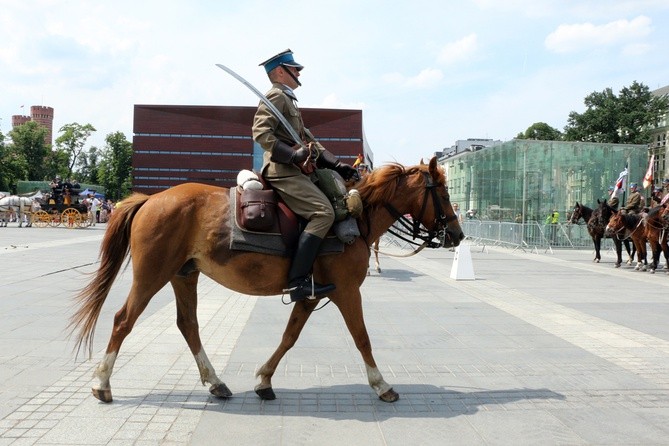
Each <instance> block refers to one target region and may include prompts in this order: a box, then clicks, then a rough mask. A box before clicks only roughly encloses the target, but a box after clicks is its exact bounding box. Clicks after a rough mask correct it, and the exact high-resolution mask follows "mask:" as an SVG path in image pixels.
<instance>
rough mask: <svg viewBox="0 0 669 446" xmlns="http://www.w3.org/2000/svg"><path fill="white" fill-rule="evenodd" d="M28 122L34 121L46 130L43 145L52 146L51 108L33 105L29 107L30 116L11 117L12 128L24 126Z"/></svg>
mask: <svg viewBox="0 0 669 446" xmlns="http://www.w3.org/2000/svg"><path fill="white" fill-rule="evenodd" d="M28 121H35V122H37V123H38V124H39V125H41V126H42V127H44V128H45V129H46V135H45V136H44V144H46V145H49V146H50V145H53V107H46V106H43V105H33V106H31V107H30V116H24V115H13V116H12V128H15V127H18V126H20V125H23V124H25V123H26V122H28Z"/></svg>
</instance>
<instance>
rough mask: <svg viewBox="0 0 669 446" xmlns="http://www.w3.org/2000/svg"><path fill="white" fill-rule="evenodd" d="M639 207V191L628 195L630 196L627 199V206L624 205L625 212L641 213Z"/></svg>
mask: <svg viewBox="0 0 669 446" xmlns="http://www.w3.org/2000/svg"><path fill="white" fill-rule="evenodd" d="M641 207H642V203H641V193H640V192H639V191H635V192H632V193H630V196H629V198H628V199H627V204H626V205H625V210H627V211H632V212H639V211H641Z"/></svg>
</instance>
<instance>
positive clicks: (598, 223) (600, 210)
mask: <svg viewBox="0 0 669 446" xmlns="http://www.w3.org/2000/svg"><path fill="white" fill-rule="evenodd" d="M597 204H598V207H597V209H594V210H593V209H590V208H589V207H587V206H584V205H583V204H580V203H579V202H578V201H577V202H576V205H575V206H574V210H573V212H572V214H571V217H570V218H569V223H571V224H576V223H578V221H579V220H580V219H581V218H582V219H583V221H585V223H586V224H587V228H588V234H590V237H591V238H592V242H593V243H594V244H595V258H594V259H593V260H592V261H593V262H595V263H599V261H600V260H601V259H602V256H601V253H600V251H601V247H602V239H603V238H607V237H609V236H608V235H606V231H605V229H606V225H607V224H608V222H609V219H610V218H611V215H613V213H614V212H615V210H614V209H613V208H612V207H611V206H609V205H608V203H607V202H606V200H604V201H600V200H597ZM612 240H613V244H614V246H615V248H616V263H615V267H616V268H619V267H620V265H621V264H622V263H623V259H622V251H623V249H622V245H623V244H624V245H625V250H626V251H627V255H628V257H629V258H630V259H631V258H632V257H633V256H634V252H635V250H634V249H632V248H631V247H630V242H629V240H627V239H624V240H620V239H618V238H617V237H613V238H612ZM630 262H631V261H628V263H630Z"/></svg>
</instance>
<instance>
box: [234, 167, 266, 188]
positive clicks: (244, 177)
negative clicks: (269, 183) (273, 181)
mask: <svg viewBox="0 0 669 446" xmlns="http://www.w3.org/2000/svg"><path fill="white" fill-rule="evenodd" d="M237 186H239V187H241V188H242V189H243V190H247V189H253V190H262V188H263V187H262V183H261V182H260V180H259V179H258V175H256V173H255V172H252V171H250V170H247V169H244V170H241V171H240V172H239V173H238V174H237Z"/></svg>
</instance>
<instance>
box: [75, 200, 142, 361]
mask: <svg viewBox="0 0 669 446" xmlns="http://www.w3.org/2000/svg"><path fill="white" fill-rule="evenodd" d="M148 199H149V196H148V195H143V194H133V195H131V196H130V197H128V198H126V199H125V200H123V201H122V202H121V205H120V206H119V207H117V208H115V209H114V211H113V212H112V217H111V219H110V220H109V225H108V226H107V231H106V232H105V236H104V238H103V240H102V245H101V246H100V267H99V268H98V270H97V272H96V273H95V277H94V278H93V280H91V282H90V283H89V284H88V285H86V287H85V288H84V289H82V290H81V291H80V292H79V294H78V295H77V296H76V297H75V300H76V301H77V304H78V306H79V308H78V309H77V310H76V312H75V313H74V315H72V317H71V318H70V323H69V325H68V328H69V329H70V330H71V333H72V334H75V333H74V332H77V333H76V344H75V348H76V352H77V354H78V353H79V351H80V350H81V348H82V346H83V347H84V348H85V349H88V356H89V358H90V357H91V356H92V353H93V335H94V332H95V325H96V324H97V321H98V317H99V316H100V311H102V305H103V304H104V302H105V299H106V298H107V295H108V294H109V291H110V290H111V287H112V284H113V283H114V279H115V278H116V276H117V275H118V272H119V270H120V269H121V265H123V261H124V259H125V258H126V257H127V256H128V252H129V251H130V228H131V225H132V221H133V218H134V217H135V214H136V213H137V211H138V210H139V208H140V207H141V206H142V205H143V204H144V203H146V201H147V200H148Z"/></svg>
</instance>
